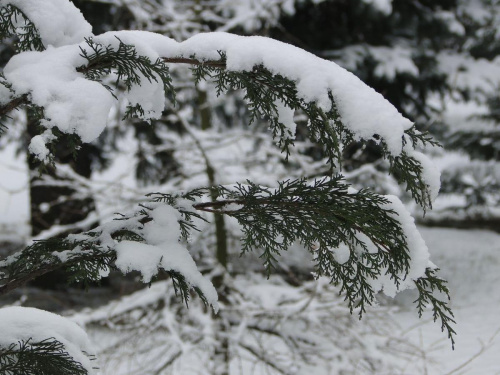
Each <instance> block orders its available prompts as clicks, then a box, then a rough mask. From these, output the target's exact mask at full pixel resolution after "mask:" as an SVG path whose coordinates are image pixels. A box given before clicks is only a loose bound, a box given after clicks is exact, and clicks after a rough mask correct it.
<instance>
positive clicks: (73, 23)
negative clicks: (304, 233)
mask: <svg viewBox="0 0 500 375" xmlns="http://www.w3.org/2000/svg"><path fill="white" fill-rule="evenodd" d="M8 4H11V5H13V6H15V7H17V8H19V9H20V10H21V11H22V12H23V13H24V14H25V15H26V16H27V17H28V18H29V19H30V20H31V21H32V22H33V23H34V24H35V26H36V28H37V29H38V32H39V33H40V37H41V39H42V42H43V44H44V46H45V47H49V46H54V47H61V46H65V45H69V44H76V43H80V42H83V40H84V38H86V37H90V36H92V26H90V24H89V23H88V22H87V21H86V20H85V18H83V15H82V13H81V12H80V10H78V8H76V7H75V5H74V4H73V3H72V2H70V1H68V0H43V1H41V0H0V6H1V7H5V6H6V5H8Z"/></svg>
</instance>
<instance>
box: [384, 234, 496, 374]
mask: <svg viewBox="0 0 500 375" xmlns="http://www.w3.org/2000/svg"><path fill="white" fill-rule="evenodd" d="M419 229H420V231H421V233H422V235H423V237H424V238H425V240H426V242H427V244H428V246H429V248H431V249H432V255H433V260H434V261H435V262H437V263H438V264H441V265H442V267H441V270H440V272H439V275H440V277H443V278H444V279H446V280H447V281H448V286H449V288H450V293H451V303H452V308H453V311H454V313H455V317H456V320H457V325H456V326H455V327H454V328H455V329H456V330H457V337H456V345H455V350H454V351H453V350H451V347H450V344H449V342H447V340H446V338H445V335H444V334H443V333H441V332H440V330H439V328H438V325H437V324H436V323H434V322H433V321H432V317H431V316H430V314H429V315H426V316H424V318H423V319H422V320H420V321H419V320H418V318H416V317H415V311H414V306H411V305H412V301H413V300H414V299H415V298H414V297H415V296H414V294H412V293H411V292H410V291H408V292H404V293H402V294H401V295H399V296H398V297H397V300H398V301H399V302H400V303H401V304H403V305H404V306H407V307H408V309H410V310H409V311H405V310H403V311H402V312H400V313H398V314H396V315H394V318H395V319H396V322H397V323H398V324H399V325H400V326H401V329H402V331H403V332H404V336H405V337H406V338H408V339H410V340H411V341H412V342H413V343H414V344H415V347H416V350H415V351H414V352H413V353H412V354H411V356H410V358H409V359H408V362H407V363H406V364H405V365H406V366H407V368H406V370H405V372H404V373H405V374H423V373H426V374H428V375H441V374H451V373H453V374H462V375H476V374H497V373H499V372H500V364H499V362H498V353H499V351H500V335H499V334H498V332H499V329H500V323H499V320H498V317H499V316H500V290H499V288H497V287H496V286H497V285H498V283H499V282H500V274H499V273H498V268H499V267H500V257H499V254H500V252H499V251H500V236H499V235H498V234H496V233H493V232H489V231H484V230H457V229H444V228H419ZM469 361H470V362H469ZM462 365H464V366H463V367H462V368H460V371H459V370H457V369H458V367H460V366H462Z"/></svg>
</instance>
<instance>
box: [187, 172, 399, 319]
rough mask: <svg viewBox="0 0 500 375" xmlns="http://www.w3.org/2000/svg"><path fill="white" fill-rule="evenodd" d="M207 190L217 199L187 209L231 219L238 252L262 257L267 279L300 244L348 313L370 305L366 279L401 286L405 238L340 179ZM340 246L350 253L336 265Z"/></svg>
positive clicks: (378, 200)
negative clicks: (337, 288) (336, 288)
mask: <svg viewBox="0 0 500 375" xmlns="http://www.w3.org/2000/svg"><path fill="white" fill-rule="evenodd" d="M212 189H214V190H215V192H216V194H217V196H218V197H219V198H221V200H217V201H215V202H203V203H196V204H194V205H193V207H194V208H195V209H197V210H200V211H206V212H212V213H216V214H225V215H228V216H232V217H234V218H236V219H237V220H238V222H239V223H240V225H241V226H242V231H243V237H242V240H241V241H242V253H245V252H248V251H251V250H253V249H259V250H261V251H262V253H261V255H260V257H261V258H262V259H263V262H264V267H265V268H266V271H267V272H268V273H269V272H271V270H272V269H273V268H275V265H276V262H277V258H278V257H279V256H280V254H281V252H283V251H286V250H287V249H288V248H289V247H290V246H291V244H292V243H293V242H295V241H298V242H300V243H302V244H303V245H304V246H305V247H306V248H307V249H308V250H309V251H311V252H312V253H313V254H314V256H315V261H316V271H317V275H318V276H320V275H325V276H328V277H330V278H331V282H332V283H334V284H340V285H341V292H342V293H345V295H346V299H347V300H348V302H349V307H350V308H351V311H352V310H353V309H355V308H359V313H360V315H361V314H362V313H363V312H364V311H365V304H371V302H372V301H373V299H374V291H373V289H372V287H371V286H370V279H374V278H376V277H378V276H379V275H380V274H381V272H385V273H386V274H388V275H390V277H391V278H392V279H393V280H394V283H395V284H396V285H399V282H400V280H401V277H404V275H405V274H407V272H408V269H409V255H408V245H407V242H406V235H405V233H404V232H403V230H402V229H401V226H400V224H399V222H398V220H397V218H396V217H395V216H396V213H395V212H394V211H392V210H390V209H387V208H384V205H386V204H388V203H389V201H388V200H387V199H386V198H384V197H382V196H379V195H376V194H373V193H371V192H368V191H359V192H356V193H351V192H348V185H346V184H344V183H343V181H342V178H341V177H340V176H339V177H336V178H332V179H322V180H316V181H314V183H312V184H308V183H307V182H306V181H305V180H303V179H302V180H295V181H289V180H288V181H284V182H280V183H279V186H278V188H276V189H269V188H265V187H262V186H259V185H256V184H254V183H252V182H250V181H248V185H241V184H238V185H237V186H236V187H235V188H234V189H228V188H226V187H223V186H218V187H214V188H212ZM342 245H344V246H347V248H348V249H349V250H348V251H349V253H350V254H349V259H347V260H344V261H342V262H339V261H337V259H336V255H335V249H338V248H339V247H340V246H342ZM371 246H373V247H375V251H373V250H372V249H371ZM402 275H403V276H402Z"/></svg>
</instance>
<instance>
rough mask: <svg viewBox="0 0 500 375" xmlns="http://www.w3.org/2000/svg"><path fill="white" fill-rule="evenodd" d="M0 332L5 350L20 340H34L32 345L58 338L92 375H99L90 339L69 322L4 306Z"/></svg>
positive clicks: (41, 311)
mask: <svg viewBox="0 0 500 375" xmlns="http://www.w3.org/2000/svg"><path fill="white" fill-rule="evenodd" d="M0 332H1V334H0V347H4V348H5V347H8V346H9V345H11V344H17V343H18V342H19V341H27V340H29V339H31V341H30V342H31V343H36V342H40V341H43V340H46V339H50V338H54V339H56V340H57V341H59V342H61V343H62V344H63V345H64V348H65V350H66V351H67V353H68V354H69V355H70V356H71V357H73V359H74V360H75V361H77V362H80V363H81V364H82V366H83V367H84V368H85V369H86V370H87V371H88V373H89V374H95V371H94V370H93V368H92V367H93V364H92V363H91V361H90V359H89V357H88V356H87V355H93V354H94V353H95V351H94V349H93V347H92V345H91V343H90V340H89V338H88V337H87V334H86V333H85V331H84V330H83V329H82V328H81V327H80V326H78V325H77V324H76V323H74V322H72V321H70V320H69V319H66V318H63V317H62V316H59V315H56V314H53V313H50V312H47V311H43V310H39V309H35V308H31V307H20V306H11V307H3V308H1V309H0ZM85 353H86V354H85ZM94 364H95V363H94Z"/></svg>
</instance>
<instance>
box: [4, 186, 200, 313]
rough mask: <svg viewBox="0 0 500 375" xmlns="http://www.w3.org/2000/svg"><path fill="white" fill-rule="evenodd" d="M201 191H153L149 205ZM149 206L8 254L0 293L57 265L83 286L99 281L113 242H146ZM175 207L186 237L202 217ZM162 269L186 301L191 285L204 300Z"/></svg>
mask: <svg viewBox="0 0 500 375" xmlns="http://www.w3.org/2000/svg"><path fill="white" fill-rule="evenodd" d="M200 194H201V190H194V191H192V192H188V193H185V194H178V195H166V194H155V195H153V198H152V200H151V202H150V206H153V207H157V206H158V204H159V203H163V202H172V204H173V205H176V204H177V200H178V199H183V200H186V201H191V200H193V199H194V198H195V197H199V196H200ZM150 206H148V205H143V206H142V208H141V209H140V210H139V211H138V212H135V213H134V214H132V215H131V216H124V215H122V216H121V217H120V218H119V219H116V220H114V221H113V222H111V223H108V224H107V225H106V224H104V225H103V226H101V227H98V228H95V229H93V230H91V231H88V232H84V233H81V234H78V235H69V236H68V238H64V239H61V238H51V239H48V240H40V241H36V242H35V243H34V244H33V245H31V246H28V247H26V248H25V249H23V250H22V251H20V252H18V253H16V254H14V255H11V256H10V257H8V258H7V259H6V260H4V261H1V262H0V295H3V294H6V293H8V292H10V291H12V290H14V289H16V288H18V287H20V286H22V285H24V284H25V283H27V282H29V281H31V280H34V279H36V278H37V277H39V276H42V275H44V274H46V273H48V272H51V271H54V270H57V269H65V271H66V272H67V274H68V275H69V282H81V283H83V284H84V285H85V286H88V284H89V283H95V282H99V281H100V280H101V278H102V277H103V274H105V273H107V271H108V270H109V269H114V268H115V266H114V262H115V260H116V258H117V256H116V251H115V246H116V244H117V243H118V242H120V241H124V240H127V241H134V242H138V243H144V242H145V240H144V237H143V233H142V229H143V225H144V224H145V223H147V222H149V221H151V218H150V217H149V211H150V210H151V207H150ZM177 207H178V210H179V212H180V214H181V217H182V219H181V220H179V224H180V226H181V228H182V236H183V237H185V238H187V237H188V236H189V232H190V231H191V230H197V228H196V226H195V225H194V223H193V219H194V218H197V219H200V220H205V219H204V218H202V217H201V216H200V215H199V214H198V213H196V212H195V211H193V210H192V209H191V210H189V209H188V208H187V207H186V205H182V204H177ZM165 272H166V273H167V274H168V275H169V276H170V278H171V280H172V283H173V286H174V289H175V292H176V294H177V295H179V297H180V298H181V299H182V301H184V302H185V303H186V305H187V304H188V302H189V298H190V294H189V293H190V290H191V289H193V290H194V291H195V292H196V293H197V294H198V296H199V297H200V298H201V299H202V300H203V301H204V302H205V303H207V300H206V298H205V296H204V295H203V293H202V291H201V290H200V289H199V288H198V287H197V286H196V285H190V284H188V282H187V281H186V278H185V277H184V275H183V274H181V273H180V272H178V271H175V270H169V269H165Z"/></svg>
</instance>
